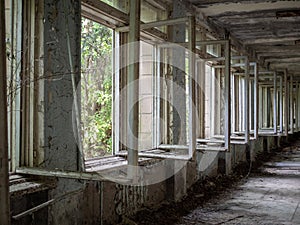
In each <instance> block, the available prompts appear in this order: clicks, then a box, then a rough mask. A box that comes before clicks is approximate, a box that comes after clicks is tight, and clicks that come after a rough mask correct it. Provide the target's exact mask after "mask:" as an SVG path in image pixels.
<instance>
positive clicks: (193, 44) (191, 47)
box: [188, 16, 196, 157]
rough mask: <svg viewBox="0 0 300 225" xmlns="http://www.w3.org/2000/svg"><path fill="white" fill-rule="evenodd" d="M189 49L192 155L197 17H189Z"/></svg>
mask: <svg viewBox="0 0 300 225" xmlns="http://www.w3.org/2000/svg"><path fill="white" fill-rule="evenodd" d="M188 36H189V50H190V54H191V55H190V65H189V70H190V74H189V75H190V77H189V85H190V88H189V89H190V90H189V93H190V99H189V156H190V157H192V155H193V153H194V151H195V149H196V124H195V122H196V111H195V110H196V108H195V107H196V100H195V97H196V95H195V80H196V79H195V73H196V71H195V70H196V65H195V63H196V62H195V54H194V52H195V48H196V32H195V17H193V16H191V17H189V35H188Z"/></svg>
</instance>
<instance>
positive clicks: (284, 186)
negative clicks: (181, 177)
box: [176, 141, 300, 225]
mask: <svg viewBox="0 0 300 225" xmlns="http://www.w3.org/2000/svg"><path fill="white" fill-rule="evenodd" d="M259 171H260V172H259V173H256V174H251V175H250V176H249V178H248V179H247V180H246V181H245V182H244V183H242V184H240V185H238V186H236V187H235V188H233V190H230V192H226V193H225V194H224V195H222V196H221V198H219V199H214V200H213V201H212V202H211V203H209V204H207V205H205V206H204V207H199V208H196V209H194V210H193V211H191V212H190V213H189V214H187V215H185V216H183V217H182V218H181V219H180V221H179V222H178V223H176V224H178V225H179V224H206V225H217V224H224V225H225V224H227V225H229V224H230V225H232V224H259V225H260V224H261V225H262V224H264V225H267V224H270V225H271V224H272V225H274V224H278V225H279V224H286V225H287V224H294V225H296V224H300V206H299V204H300V141H297V142H295V143H294V144H293V146H291V147H285V148H283V150H282V151H281V152H280V153H277V154H276V156H275V157H273V158H272V160H271V161H270V162H267V163H264V165H263V166H262V167H261V168H260V169H259Z"/></svg>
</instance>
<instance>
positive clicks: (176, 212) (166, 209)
mask: <svg viewBox="0 0 300 225" xmlns="http://www.w3.org/2000/svg"><path fill="white" fill-rule="evenodd" d="M285 147H286V145H285V146H282V147H281V148H280V149H276V150H274V151H272V152H271V153H268V154H266V153H264V154H261V155H258V156H257V159H256V161H255V162H251V163H249V162H248V163H243V164H240V165H238V166H237V167H236V168H234V170H233V171H234V172H233V173H232V174H231V175H227V176H226V175H218V176H217V177H206V178H204V179H202V180H199V181H198V182H196V183H195V184H194V185H193V186H192V187H191V188H190V189H189V190H188V193H187V196H186V197H185V198H184V199H182V200H181V201H180V202H170V203H166V204H163V205H162V206H161V207H159V208H158V209H156V210H151V209H144V210H142V211H140V212H138V213H137V214H136V215H135V216H132V217H130V218H124V219H123V221H122V224H131V225H135V224H141V225H143V224H147V225H152V224H153V225H160V224H161V225H167V224H177V223H180V220H181V219H182V218H183V217H184V216H187V215H188V214H189V213H190V212H191V211H193V210H194V209H196V208H199V207H205V206H207V205H211V204H216V203H217V202H218V201H220V199H225V198H226V197H227V196H229V195H230V192H231V191H232V190H234V189H237V187H238V186H239V185H242V184H243V183H245V182H246V181H247V179H248V177H249V176H250V175H251V177H253V176H263V175H264V173H265V172H263V171H262V170H261V169H260V168H261V165H262V164H263V163H264V162H266V161H272V158H274V157H276V156H278V155H277V153H278V152H280V151H281V150H282V149H283V148H285Z"/></svg>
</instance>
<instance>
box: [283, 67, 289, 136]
mask: <svg viewBox="0 0 300 225" xmlns="http://www.w3.org/2000/svg"><path fill="white" fill-rule="evenodd" d="M284 100H285V101H284V127H285V128H284V134H285V136H288V132H289V119H288V118H289V116H288V115H289V113H288V111H289V98H288V73H287V70H284Z"/></svg>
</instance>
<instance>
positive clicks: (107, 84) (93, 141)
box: [80, 17, 113, 159]
mask: <svg viewBox="0 0 300 225" xmlns="http://www.w3.org/2000/svg"><path fill="white" fill-rule="evenodd" d="M81 26H82V27H81V70H82V72H81V84H80V88H81V121H82V123H81V129H82V147H83V152H84V155H85V158H86V159H88V158H95V157H100V156H106V155H111V154H112V116H111V115H112V104H113V101H112V99H113V76H112V74H113V73H112V66H113V63H112V51H113V30H112V29H111V28H109V27H107V26H104V25H102V24H100V23H98V22H95V21H92V20H90V19H88V18H85V17H82V19H81Z"/></svg>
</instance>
